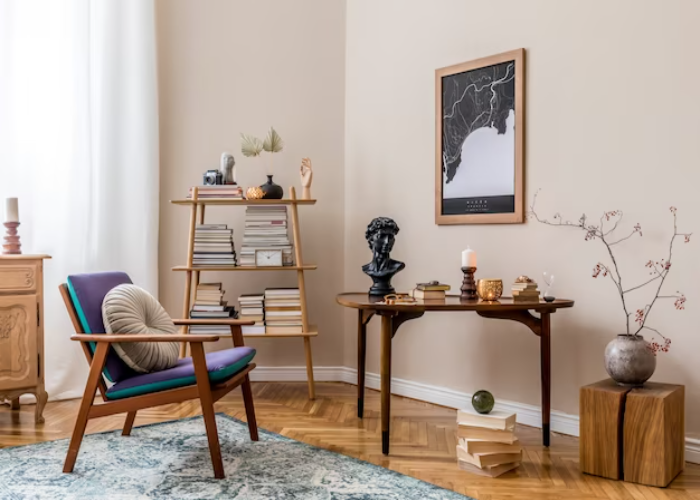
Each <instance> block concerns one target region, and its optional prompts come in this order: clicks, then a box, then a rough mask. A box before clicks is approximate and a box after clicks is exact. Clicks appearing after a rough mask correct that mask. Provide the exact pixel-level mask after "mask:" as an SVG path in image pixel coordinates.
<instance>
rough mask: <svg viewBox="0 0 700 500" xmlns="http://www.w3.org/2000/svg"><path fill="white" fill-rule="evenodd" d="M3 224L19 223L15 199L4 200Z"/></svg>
mask: <svg viewBox="0 0 700 500" xmlns="http://www.w3.org/2000/svg"><path fill="white" fill-rule="evenodd" d="M5 222H19V208H18V207H17V198H8V199H7V200H5Z"/></svg>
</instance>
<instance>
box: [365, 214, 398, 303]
mask: <svg viewBox="0 0 700 500" xmlns="http://www.w3.org/2000/svg"><path fill="white" fill-rule="evenodd" d="M398 232H399V226H397V225H396V222H394V221H393V220H392V219H390V218H388V217H377V218H376V219H374V220H373V221H372V222H370V223H369V226H367V231H365V238H367V243H369V248H370V249H371V250H372V262H370V263H369V264H365V265H364V266H362V271H363V272H364V273H365V274H366V275H367V276H369V277H370V278H372V281H373V284H372V287H371V288H370V289H369V294H370V295H374V296H379V295H381V296H384V295H387V294H390V293H394V292H395V290H394V287H393V286H391V278H393V277H394V275H395V274H396V273H398V272H399V271H401V270H402V269H403V268H404V267H406V264H404V263H403V262H399V261H398V260H393V259H392V258H391V257H389V252H391V249H392V248H393V247H394V237H395V236H396V234H397V233H398Z"/></svg>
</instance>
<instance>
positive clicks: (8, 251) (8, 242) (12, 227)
mask: <svg viewBox="0 0 700 500" xmlns="http://www.w3.org/2000/svg"><path fill="white" fill-rule="evenodd" d="M3 225H4V226H5V227H6V228H7V234H6V235H5V243H3V245H2V253H3V255H17V254H21V253H22V250H20V248H21V247H22V243H20V241H19V234H17V228H18V227H19V222H3Z"/></svg>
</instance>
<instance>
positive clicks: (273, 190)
mask: <svg viewBox="0 0 700 500" xmlns="http://www.w3.org/2000/svg"><path fill="white" fill-rule="evenodd" d="M260 189H262V192H263V198H264V199H266V200H281V199H282V197H283V196H284V190H283V189H282V186H280V185H279V184H275V183H274V182H273V181H272V176H271V175H268V176H267V182H266V183H265V184H263V185H262V186H260Z"/></svg>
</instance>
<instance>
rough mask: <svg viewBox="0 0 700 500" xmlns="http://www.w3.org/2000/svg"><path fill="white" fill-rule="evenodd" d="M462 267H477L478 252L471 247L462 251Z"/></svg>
mask: <svg viewBox="0 0 700 500" xmlns="http://www.w3.org/2000/svg"><path fill="white" fill-rule="evenodd" d="M462 267H476V252H475V251H474V250H472V249H471V248H469V247H467V249H466V250H463V251H462Z"/></svg>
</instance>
